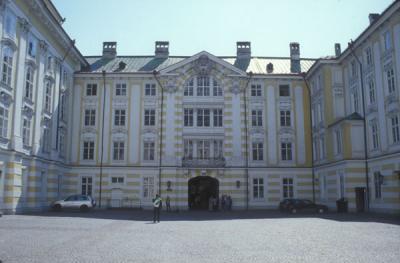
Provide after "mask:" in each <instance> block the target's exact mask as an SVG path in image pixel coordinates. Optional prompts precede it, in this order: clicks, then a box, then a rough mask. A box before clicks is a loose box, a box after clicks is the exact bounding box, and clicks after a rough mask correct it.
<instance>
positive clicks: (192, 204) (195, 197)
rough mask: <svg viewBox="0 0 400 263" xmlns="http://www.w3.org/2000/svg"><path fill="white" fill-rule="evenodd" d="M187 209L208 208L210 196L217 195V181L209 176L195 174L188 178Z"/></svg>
mask: <svg viewBox="0 0 400 263" xmlns="http://www.w3.org/2000/svg"><path fill="white" fill-rule="evenodd" d="M188 189H189V200H188V203H189V209H193V210H195V209H200V210H201V209H208V201H209V199H210V197H211V196H214V197H218V190H219V182H218V180H217V179H215V178H212V177H210V176H197V177H195V178H192V179H190V180H189V187H188Z"/></svg>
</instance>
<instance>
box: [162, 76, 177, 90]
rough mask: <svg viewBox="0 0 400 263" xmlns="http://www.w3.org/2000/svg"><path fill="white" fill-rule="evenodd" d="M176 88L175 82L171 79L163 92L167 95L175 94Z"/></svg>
mask: <svg viewBox="0 0 400 263" xmlns="http://www.w3.org/2000/svg"><path fill="white" fill-rule="evenodd" d="M177 89H178V87H177V85H176V84H175V81H174V80H172V79H169V80H168V82H167V85H165V91H166V92H168V93H175V92H176V91H177Z"/></svg>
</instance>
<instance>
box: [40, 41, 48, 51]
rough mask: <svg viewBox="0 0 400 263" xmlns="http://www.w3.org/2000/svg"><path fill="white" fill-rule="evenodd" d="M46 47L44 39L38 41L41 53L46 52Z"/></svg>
mask: <svg viewBox="0 0 400 263" xmlns="http://www.w3.org/2000/svg"><path fill="white" fill-rule="evenodd" d="M48 48H49V45H48V44H47V42H46V41H44V40H40V41H39V49H40V52H41V53H42V54H44V53H46V52H47V50H48Z"/></svg>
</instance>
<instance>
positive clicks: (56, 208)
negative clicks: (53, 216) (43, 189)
mask: <svg viewBox="0 0 400 263" xmlns="http://www.w3.org/2000/svg"><path fill="white" fill-rule="evenodd" d="M53 211H56V212H59V211H61V205H60V204H56V205H54V206H53Z"/></svg>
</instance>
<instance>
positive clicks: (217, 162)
mask: <svg viewBox="0 0 400 263" xmlns="http://www.w3.org/2000/svg"><path fill="white" fill-rule="evenodd" d="M182 166H183V167H202V168H217V167H225V158H224V157H216V158H207V159H199V158H185V157H184V158H182Z"/></svg>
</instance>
